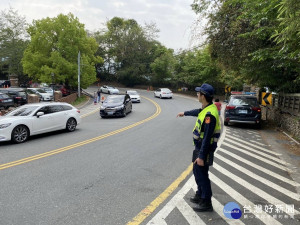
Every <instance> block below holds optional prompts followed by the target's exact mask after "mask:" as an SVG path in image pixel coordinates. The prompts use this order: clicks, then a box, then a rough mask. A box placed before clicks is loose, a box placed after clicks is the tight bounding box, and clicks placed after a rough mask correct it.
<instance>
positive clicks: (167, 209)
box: [147, 176, 205, 225]
mask: <svg viewBox="0 0 300 225" xmlns="http://www.w3.org/2000/svg"><path fill="white" fill-rule="evenodd" d="M193 178H194V177H193V176H191V178H190V179H189V180H188V181H187V182H186V183H185V185H184V186H183V187H182V188H181V189H180V190H179V192H178V193H177V194H176V195H175V196H174V197H173V198H172V199H171V200H170V201H169V202H168V203H167V204H166V205H165V206H164V207H163V208H162V209H161V210H160V211H159V212H158V213H157V214H156V215H155V216H154V217H153V218H152V219H151V220H150V221H149V222H148V223H147V225H153V224H159V225H160V224H166V222H165V218H167V216H168V215H169V214H170V213H171V212H172V210H173V209H174V208H175V207H176V206H178V204H180V201H181V200H183V198H184V196H185V195H186V194H187V193H188V192H189V191H190V190H191V188H192V186H193V184H194V183H195V180H194V179H193ZM177 208H178V207H177ZM178 209H179V208H178ZM185 209H186V210H187V212H184V214H185V215H189V216H192V217H193V219H191V220H192V221H197V223H196V224H203V225H204V224H205V223H204V222H203V221H202V220H201V219H200V217H199V216H198V215H197V214H196V212H194V210H193V212H192V211H191V210H190V209H189V208H188V207H186V208H185ZM179 210H183V211H184V209H183V208H180V209H179ZM181 213H182V212H181ZM196 217H198V218H196ZM186 219H187V220H188V218H186Z"/></svg>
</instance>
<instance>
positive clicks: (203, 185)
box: [193, 164, 212, 201]
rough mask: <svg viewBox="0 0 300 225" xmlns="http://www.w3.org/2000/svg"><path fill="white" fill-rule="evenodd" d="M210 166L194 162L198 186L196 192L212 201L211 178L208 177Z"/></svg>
mask: <svg viewBox="0 0 300 225" xmlns="http://www.w3.org/2000/svg"><path fill="white" fill-rule="evenodd" d="M208 170H209V166H208V165H205V166H198V164H194V166H193V173H194V176H195V181H196V184H197V186H198V190H197V192H196V194H197V195H200V196H201V198H202V199H205V200H206V201H211V197H212V190H211V185H210V179H209V177H208Z"/></svg>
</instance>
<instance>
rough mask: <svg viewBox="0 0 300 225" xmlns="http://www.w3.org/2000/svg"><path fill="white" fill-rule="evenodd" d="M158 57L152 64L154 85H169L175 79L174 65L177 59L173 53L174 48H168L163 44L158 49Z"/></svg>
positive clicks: (152, 81)
mask: <svg viewBox="0 0 300 225" xmlns="http://www.w3.org/2000/svg"><path fill="white" fill-rule="evenodd" d="M156 55H157V57H156V58H155V60H154V62H153V63H151V64H150V67H151V70H152V73H153V74H152V76H151V83H152V85H168V84H170V83H171V82H172V81H173V80H174V77H173V75H174V66H175V63H176V60H175V58H174V55H173V49H167V48H166V47H163V46H161V47H160V48H158V49H157V50H156Z"/></svg>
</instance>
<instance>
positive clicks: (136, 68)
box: [94, 17, 160, 86]
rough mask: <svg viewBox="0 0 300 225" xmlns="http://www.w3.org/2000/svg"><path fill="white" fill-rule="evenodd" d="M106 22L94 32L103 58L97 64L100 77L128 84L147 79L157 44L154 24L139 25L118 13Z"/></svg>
mask: <svg viewBox="0 0 300 225" xmlns="http://www.w3.org/2000/svg"><path fill="white" fill-rule="evenodd" d="M106 26H107V29H105V30H103V31H98V32H97V33H95V34H94V36H95V39H96V40H97V42H98V43H99V48H98V52H97V54H99V55H100V56H101V57H103V58H104V63H103V64H99V65H98V67H97V70H98V72H99V73H100V79H101V80H103V78H104V79H106V80H110V78H111V77H113V78H114V79H117V80H118V81H119V82H121V83H123V84H125V85H127V86H133V85H136V84H141V83H145V82H147V80H149V78H150V75H151V69H150V64H151V63H152V62H153V61H154V52H155V49H156V48H157V46H159V45H160V44H159V43H158V42H156V41H154V40H153V37H154V36H155V33H156V32H157V29H155V26H154V25H147V26H146V27H141V26H140V25H139V24H138V23H137V22H136V21H135V20H133V19H128V20H126V19H123V18H119V17H114V18H112V19H111V20H109V21H108V22H107V23H106Z"/></svg>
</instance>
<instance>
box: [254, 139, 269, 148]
mask: <svg viewBox="0 0 300 225" xmlns="http://www.w3.org/2000/svg"><path fill="white" fill-rule="evenodd" d="M257 140H261V139H257ZM250 142H252V143H255V144H258V145H260V146H265V147H267V146H268V145H266V144H263V143H260V142H257V141H254V140H250Z"/></svg>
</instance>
